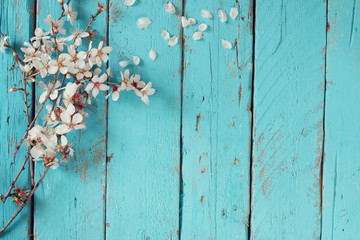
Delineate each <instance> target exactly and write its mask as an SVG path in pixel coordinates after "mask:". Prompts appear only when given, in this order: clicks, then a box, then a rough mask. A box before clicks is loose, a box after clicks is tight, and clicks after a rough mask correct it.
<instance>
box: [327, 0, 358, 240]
mask: <svg viewBox="0 0 360 240" xmlns="http://www.w3.org/2000/svg"><path fill="white" fill-rule="evenodd" d="M359 9H360V3H359V2H358V1H337V0H336V1H329V2H328V22H329V26H328V38H327V68H326V79H327V90H326V108H325V136H326V139H325V153H326V161H325V162H324V195H323V226H322V236H323V239H357V238H358V237H359V235H360V229H359V226H358V224H359V221H360V207H359V204H358V202H359V199H360V175H359V170H360V163H359V158H360V146H359V140H360V128H359V121H358V120H359V118H360V109H359V103H360V95H359V90H360V81H359V80H360V54H359V49H360V33H359V31H358V30H357V29H358V28H359V27H360V12H359V11H360V10H359Z"/></svg>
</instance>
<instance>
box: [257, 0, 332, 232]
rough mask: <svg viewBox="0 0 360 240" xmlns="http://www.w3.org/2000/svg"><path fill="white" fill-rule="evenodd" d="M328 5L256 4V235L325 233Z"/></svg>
mask: <svg viewBox="0 0 360 240" xmlns="http://www.w3.org/2000/svg"><path fill="white" fill-rule="evenodd" d="M325 35H326V3H325V1H323V0H316V1H306V2H304V1H282V0H276V1H262V0H258V1H257V3H256V27H255V81H254V132H253V138H254V142H253V143H254V149H253V157H254V158H253V168H252V171H253V174H252V176H253V179H252V181H253V184H252V218H251V237H252V239H295V238H296V239H319V236H320V224H321V211H320V207H321V201H320V198H321V197H320V188H321V187H320V184H321V181H320V179H321V176H320V169H321V158H322V144H323V107H324V101H323V100H324V82H325V80H324V79H325V77H324V76H325V75H324V74H325V71H324V69H325V58H324V54H325V38H326V37H325Z"/></svg>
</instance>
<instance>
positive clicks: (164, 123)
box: [106, 0, 181, 240]
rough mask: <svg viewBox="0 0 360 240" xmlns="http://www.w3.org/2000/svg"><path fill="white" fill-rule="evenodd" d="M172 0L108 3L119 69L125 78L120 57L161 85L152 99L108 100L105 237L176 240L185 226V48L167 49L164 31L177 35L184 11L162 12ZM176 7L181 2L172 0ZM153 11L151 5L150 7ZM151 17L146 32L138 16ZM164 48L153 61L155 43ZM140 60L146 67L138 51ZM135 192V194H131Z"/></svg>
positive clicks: (114, 61)
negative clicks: (182, 181)
mask: <svg viewBox="0 0 360 240" xmlns="http://www.w3.org/2000/svg"><path fill="white" fill-rule="evenodd" d="M164 2H166V1H139V2H136V3H135V5H134V7H130V8H128V7H124V6H123V1H115V0H114V1H110V4H111V5H112V7H111V9H110V23H109V26H110V32H109V41H110V44H111V45H112V46H113V47H114V52H113V55H112V56H111V58H110V66H111V68H112V70H113V75H114V76H115V77H116V78H119V77H120V71H124V69H122V68H121V67H120V66H119V63H118V62H119V61H120V60H129V68H128V69H130V71H131V73H132V74H133V73H139V74H140V75H141V77H142V79H143V80H144V81H146V82H147V81H151V82H153V85H154V87H155V88H156V89H157V90H158V92H157V93H155V95H154V96H153V97H152V98H150V105H149V106H147V105H145V104H144V103H142V102H141V100H140V99H139V97H137V96H135V95H134V94H133V93H131V92H123V93H122V94H121V96H120V100H119V101H118V102H112V101H110V100H109V109H108V126H109V128H108V155H109V156H111V155H112V154H114V157H113V158H111V159H110V161H109V162H108V164H107V196H106V199H107V209H106V224H107V229H106V239H109V240H110V239H118V238H122V239H177V238H178V231H179V187H180V184H179V181H180V176H179V169H180V117H181V115H180V112H181V111H180V108H181V97H180V80H181V74H180V67H181V46H180V45H179V44H178V45H176V46H174V47H171V48H170V47H168V41H166V40H164V39H163V38H162V37H161V32H162V29H163V28H164V29H166V30H167V31H168V32H169V33H170V34H171V35H176V36H179V33H180V24H179V13H177V14H176V15H173V16H172V15H170V14H169V13H166V12H165V11H164V7H163V3H164ZM173 2H174V5H175V6H176V9H177V12H179V10H180V8H181V1H173ZM147 10H151V11H147ZM140 17H148V18H149V19H151V20H152V21H153V23H152V24H151V25H150V26H149V27H148V28H146V29H144V30H140V29H139V28H138V27H137V25H136V21H137V19H138V18H140ZM152 48H153V49H155V50H156V51H157V53H158V57H157V59H156V60H155V61H154V62H153V61H151V59H150V58H149V51H150V49H152ZM133 56H139V57H140V58H141V62H140V65H138V66H136V65H134V64H133V63H132V57H133ZM130 192H131V194H129V193H130Z"/></svg>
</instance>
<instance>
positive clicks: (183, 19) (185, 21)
mask: <svg viewBox="0 0 360 240" xmlns="http://www.w3.org/2000/svg"><path fill="white" fill-rule="evenodd" d="M181 25H182V27H183V28H186V27H187V26H189V20H188V19H187V18H186V17H184V16H182V17H181Z"/></svg>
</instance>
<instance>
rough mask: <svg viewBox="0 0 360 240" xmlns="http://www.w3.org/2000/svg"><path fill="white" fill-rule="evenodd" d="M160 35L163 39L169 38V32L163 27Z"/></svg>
mask: <svg viewBox="0 0 360 240" xmlns="http://www.w3.org/2000/svg"><path fill="white" fill-rule="evenodd" d="M161 36H162V38H163V39H165V40H168V39H170V34H169V33H168V32H167V31H166V30H165V29H163V30H162V33H161Z"/></svg>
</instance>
